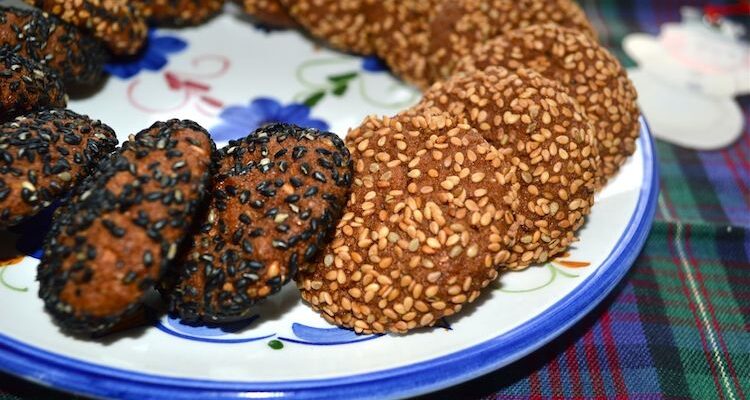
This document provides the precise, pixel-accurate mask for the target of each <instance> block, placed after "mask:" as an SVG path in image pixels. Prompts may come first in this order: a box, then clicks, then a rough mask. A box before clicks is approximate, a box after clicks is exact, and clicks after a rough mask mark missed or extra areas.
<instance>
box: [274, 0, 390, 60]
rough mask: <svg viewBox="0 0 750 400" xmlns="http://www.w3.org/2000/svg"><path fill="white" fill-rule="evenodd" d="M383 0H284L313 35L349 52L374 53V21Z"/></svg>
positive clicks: (291, 11) (287, 6) (292, 13)
mask: <svg viewBox="0 0 750 400" xmlns="http://www.w3.org/2000/svg"><path fill="white" fill-rule="evenodd" d="M380 1H381V0H281V4H283V5H284V6H286V8H287V10H288V11H289V14H290V15H291V16H292V17H293V18H294V19H295V20H297V22H298V23H299V24H300V25H302V26H303V27H304V28H305V29H306V30H307V31H308V32H309V33H310V34H311V35H313V36H314V37H316V38H318V39H322V40H325V41H326V42H327V43H328V44H330V45H331V46H333V47H335V48H337V49H339V50H343V51H346V52H352V53H358V54H373V53H374V52H375V49H374V47H373V46H372V43H371V41H370V23H371V21H372V20H373V18H374V17H375V16H376V15H377V13H378V12H379V10H380V4H379V3H380Z"/></svg>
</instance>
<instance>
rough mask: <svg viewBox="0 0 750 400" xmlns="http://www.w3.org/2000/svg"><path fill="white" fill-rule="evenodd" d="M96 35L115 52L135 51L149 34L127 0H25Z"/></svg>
mask: <svg viewBox="0 0 750 400" xmlns="http://www.w3.org/2000/svg"><path fill="white" fill-rule="evenodd" d="M25 1H26V2H27V3H29V4H31V5H32V6H35V7H38V8H41V9H42V10H44V11H46V12H48V13H50V14H52V15H56V16H58V17H60V19H62V20H63V21H65V22H67V23H69V24H71V25H73V26H75V27H77V28H78V29H80V30H81V31H83V32H86V33H88V34H90V35H92V36H93V37H95V38H96V39H99V40H101V41H102V42H103V43H104V44H105V45H106V46H107V48H108V49H109V50H110V51H111V52H112V53H113V54H115V55H134V54H136V53H138V51H139V50H140V49H141V48H142V47H143V44H144V43H145V41H146V36H147V35H148V27H147V26H146V21H145V20H144V19H143V18H142V17H141V16H140V13H139V12H138V10H137V8H136V6H134V5H132V4H130V3H131V2H129V1H127V0H77V1H69V0H25Z"/></svg>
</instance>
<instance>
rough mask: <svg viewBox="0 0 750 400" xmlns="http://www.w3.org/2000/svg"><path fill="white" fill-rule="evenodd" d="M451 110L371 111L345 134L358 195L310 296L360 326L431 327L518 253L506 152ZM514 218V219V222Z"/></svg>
mask: <svg viewBox="0 0 750 400" xmlns="http://www.w3.org/2000/svg"><path fill="white" fill-rule="evenodd" d="M459 121H460V120H459V119H457V118H455V117H451V116H449V115H447V114H433V113H432V112H431V111H429V110H428V111H424V112H423V113H419V112H416V111H414V110H412V112H409V113H404V114H401V115H398V116H396V117H394V118H375V117H370V118H368V119H366V120H365V122H364V123H363V124H362V125H361V126H360V127H359V128H357V129H356V130H354V131H353V132H351V133H350V135H349V137H348V138H347V145H348V147H349V150H350V152H351V153H352V159H353V160H354V163H355V166H354V169H355V175H354V176H355V179H354V182H353V185H352V194H351V197H350V199H349V202H348V204H347V206H346V209H345V214H344V216H343V218H342V220H341V222H340V223H339V225H338V228H337V230H336V234H335V236H334V238H333V242H332V243H331V244H330V245H329V246H328V247H326V248H324V250H323V256H324V257H323V261H322V262H320V263H318V264H316V265H314V266H313V268H310V269H308V270H306V271H300V273H299V274H298V276H297V284H298V287H299V289H300V291H301V294H302V298H303V299H304V300H305V301H307V302H308V303H309V304H310V305H311V306H312V308H313V309H315V310H316V311H319V312H320V313H321V315H322V316H323V317H324V318H325V319H326V320H328V321H329V322H331V323H333V324H336V325H339V326H344V327H348V328H353V329H354V330H355V331H356V332H359V333H373V332H400V333H403V332H406V331H408V330H411V329H415V328H418V327H423V326H432V325H434V324H435V323H436V322H437V321H438V320H439V319H440V318H442V317H443V316H448V315H452V314H454V313H456V312H458V311H460V310H461V308H462V307H463V306H464V304H466V303H469V302H472V301H474V300H475V299H476V298H477V297H478V296H479V294H480V292H481V290H482V288H484V287H486V286H487V285H488V284H489V283H490V282H492V281H493V280H495V279H496V278H497V276H498V272H497V270H496V269H495V268H494V266H495V265H496V264H497V263H498V262H502V261H505V259H507V258H508V257H510V253H509V252H508V251H507V250H506V247H508V246H509V245H512V243H511V242H509V239H508V237H507V233H508V231H509V227H508V223H507V222H506V221H510V220H511V218H510V217H511V216H510V215H508V214H507V213H506V212H504V210H509V209H510V206H509V204H508V203H509V202H510V201H511V200H512V199H511V198H509V197H506V195H505V194H506V190H505V188H504V187H503V186H502V185H500V183H499V181H498V179H499V177H498V176H497V173H496V171H500V170H501V168H502V165H503V164H504V163H505V161H504V160H503V157H502V154H500V153H499V152H498V151H497V150H496V149H495V148H494V147H493V146H491V145H490V144H489V143H487V141H486V140H484V139H483V138H482V137H481V136H480V135H479V133H478V132H477V131H476V130H475V129H473V128H471V127H470V126H469V125H467V124H466V123H463V122H459ZM511 222H512V221H511Z"/></svg>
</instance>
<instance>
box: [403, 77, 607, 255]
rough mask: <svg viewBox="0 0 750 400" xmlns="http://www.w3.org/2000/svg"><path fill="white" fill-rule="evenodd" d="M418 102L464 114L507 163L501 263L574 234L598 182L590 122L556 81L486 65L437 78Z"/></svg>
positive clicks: (553, 248)
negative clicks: (505, 250)
mask: <svg viewBox="0 0 750 400" xmlns="http://www.w3.org/2000/svg"><path fill="white" fill-rule="evenodd" d="M418 107H421V108H429V107H437V108H440V109H442V110H445V111H447V112H449V113H450V114H451V115H455V116H458V117H460V118H467V119H468V121H469V123H470V124H472V125H474V126H476V127H477V130H478V131H479V133H480V134H481V135H482V136H483V137H484V138H485V139H486V140H487V141H489V142H490V143H491V144H492V145H494V146H495V147H497V148H498V150H499V151H500V152H501V153H503V154H504V155H505V157H506V159H507V160H509V162H510V164H511V168H509V169H508V171H507V172H506V171H503V172H502V175H503V179H502V180H501V182H500V183H501V184H502V185H505V186H509V187H512V188H513V192H514V193H515V194H514V195H513V204H512V208H511V210H512V214H513V219H514V220H515V222H516V224H517V225H518V232H517V233H516V238H517V242H516V243H515V244H514V245H513V246H511V247H509V250H510V256H509V257H508V259H507V260H504V261H503V262H502V263H501V264H502V266H503V267H505V268H511V269H521V268H525V267H527V266H529V265H530V264H533V263H540V262H545V261H547V260H549V259H550V258H551V257H553V256H555V255H556V254H559V253H561V252H563V251H565V250H566V249H567V248H568V247H569V246H570V245H571V243H573V242H574V241H575V234H576V231H577V230H578V229H579V228H580V227H581V225H583V223H584V222H585V216H586V215H588V213H589V211H590V208H591V206H592V205H593V203H594V193H595V192H596V189H597V187H598V182H599V174H600V160H599V155H598V148H597V144H596V138H595V136H594V130H593V126H592V124H591V123H590V122H589V120H588V118H587V117H586V114H585V112H584V110H583V108H582V107H581V106H580V105H579V104H578V103H577V102H576V101H575V100H574V99H573V98H572V97H570V96H569V95H568V94H567V92H566V90H565V89H564V88H563V87H562V86H561V85H560V84H559V83H558V82H555V81H552V80H549V79H547V78H544V77H542V76H541V75H539V74H538V73H536V72H534V71H532V70H526V69H523V68H520V69H518V70H516V71H515V72H510V71H508V70H506V69H504V68H497V67H489V68H487V69H485V70H481V71H475V72H472V73H468V74H457V75H454V76H453V77H452V78H451V79H448V80H447V81H445V82H438V83H436V84H435V85H433V86H432V88H430V90H429V91H427V92H426V93H425V94H424V98H423V100H422V103H420V105H419V106H418Z"/></svg>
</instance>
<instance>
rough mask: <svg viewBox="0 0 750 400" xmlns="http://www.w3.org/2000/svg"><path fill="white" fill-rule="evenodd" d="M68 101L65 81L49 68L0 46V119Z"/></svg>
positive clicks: (62, 105)
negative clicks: (64, 88) (64, 86)
mask: <svg viewBox="0 0 750 400" xmlns="http://www.w3.org/2000/svg"><path fill="white" fill-rule="evenodd" d="M66 104H67V96H66V95H65V92H64V90H63V83H62V81H61V80H60V78H59V77H58V76H57V74H55V73H54V72H52V71H50V70H49V69H48V68H47V67H45V66H43V65H40V64H37V63H35V62H33V61H31V60H29V59H27V58H24V57H21V56H20V55H18V54H17V53H16V52H14V51H12V50H11V49H10V48H8V47H7V46H3V47H0V122H6V121H9V120H11V119H13V118H15V117H17V116H19V115H23V114H26V113H28V112H31V111H36V110H43V109H47V108H62V107H65V105H66Z"/></svg>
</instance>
